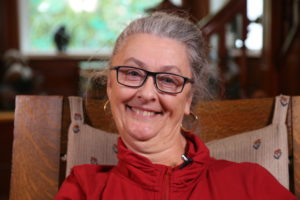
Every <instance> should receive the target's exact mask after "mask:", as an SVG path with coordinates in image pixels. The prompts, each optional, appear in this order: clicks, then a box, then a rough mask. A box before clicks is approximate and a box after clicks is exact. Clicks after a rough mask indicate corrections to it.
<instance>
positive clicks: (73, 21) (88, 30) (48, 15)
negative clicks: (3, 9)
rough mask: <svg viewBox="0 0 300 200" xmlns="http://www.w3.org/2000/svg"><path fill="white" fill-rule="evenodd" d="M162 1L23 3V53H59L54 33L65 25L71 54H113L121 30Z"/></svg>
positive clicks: (24, 0)
mask: <svg viewBox="0 0 300 200" xmlns="http://www.w3.org/2000/svg"><path fill="white" fill-rule="evenodd" d="M160 2H161V0H151V1H149V0H19V11H20V30H21V34H20V41H21V50H22V52H23V53H25V54H37V53H38V54H41V53H45V54H50V53H54V52H55V51H56V47H55V45H54V42H53V36H54V33H55V32H56V31H57V30H58V28H59V27H60V26H65V28H66V32H67V33H68V34H69V35H70V41H69V44H68V50H67V51H68V52H69V53H83V52H85V53H91V52H95V51H97V52H98V53H100V54H109V53H110V52H111V50H112V47H113V45H114V42H115V40H116V37H117V36H118V35H119V33H120V31H121V30H122V29H123V28H124V27H125V26H126V25H127V24H128V23H129V22H130V21H131V20H133V19H135V18H137V17H140V16H142V15H144V14H145V13H146V12H145V10H146V9H148V8H152V7H155V6H156V5H157V4H159V3H160Z"/></svg>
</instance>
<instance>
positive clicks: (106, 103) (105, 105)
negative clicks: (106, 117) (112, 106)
mask: <svg viewBox="0 0 300 200" xmlns="http://www.w3.org/2000/svg"><path fill="white" fill-rule="evenodd" d="M108 104H109V99H108V100H107V101H106V102H105V103H104V105H103V110H104V112H105V113H106V112H107V106H108Z"/></svg>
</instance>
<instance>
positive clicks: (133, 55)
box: [112, 34, 190, 75]
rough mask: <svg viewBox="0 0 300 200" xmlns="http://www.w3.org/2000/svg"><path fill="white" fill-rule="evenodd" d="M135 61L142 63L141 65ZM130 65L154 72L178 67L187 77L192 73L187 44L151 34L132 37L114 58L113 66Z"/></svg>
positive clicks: (122, 45)
mask: <svg viewBox="0 0 300 200" xmlns="http://www.w3.org/2000/svg"><path fill="white" fill-rule="evenodd" d="M134 60H138V61H140V64H139V63H138V62H133V61H134ZM130 64H138V65H144V66H142V67H145V68H148V69H149V70H153V71H157V70H161V68H162V67H164V68H166V66H176V67H177V68H178V69H179V71H182V72H183V73H184V74H185V75H188V74H189V73H190V72H189V71H190V67H189V60H188V56H187V48H186V46H185V44H183V43H182V42H180V41H176V40H174V39H170V38H166V37H159V36H155V35H151V34H134V35H131V36H129V37H128V38H127V39H126V40H125V41H124V42H123V43H122V44H121V45H120V47H119V50H118V51H117V53H116V54H115V55H114V57H113V58H112V65H130Z"/></svg>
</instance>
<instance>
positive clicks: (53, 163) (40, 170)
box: [10, 96, 63, 200]
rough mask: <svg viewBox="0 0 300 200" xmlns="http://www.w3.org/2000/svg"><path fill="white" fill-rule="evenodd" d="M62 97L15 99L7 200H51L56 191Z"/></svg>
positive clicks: (25, 97)
mask: <svg viewBox="0 0 300 200" xmlns="http://www.w3.org/2000/svg"><path fill="white" fill-rule="evenodd" d="M62 99H63V98H62V97H59V96H17V98H16V110H15V122H14V126H15V128H14V142H13V159H12V177H11V190H10V199H11V200H15V199H16V200H17V199H24V200H27V199H28V200H29V199H30V200H32V199H43V200H47V199H49V200H50V199H53V198H54V195H55V194H56V192H57V189H58V173H59V171H58V170H59V157H60V156H59V155H60V133H61V113H62Z"/></svg>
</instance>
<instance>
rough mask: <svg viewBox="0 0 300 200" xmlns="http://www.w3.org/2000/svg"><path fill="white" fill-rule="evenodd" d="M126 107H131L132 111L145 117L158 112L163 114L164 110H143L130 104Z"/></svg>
mask: <svg viewBox="0 0 300 200" xmlns="http://www.w3.org/2000/svg"><path fill="white" fill-rule="evenodd" d="M126 107H127V108H128V109H130V110H131V111H133V112H134V113H136V114H137V115H142V116H144V117H152V116H154V115H158V114H160V115H161V114H162V112H153V111H147V110H141V109H138V108H135V107H131V106H129V105H126Z"/></svg>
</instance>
